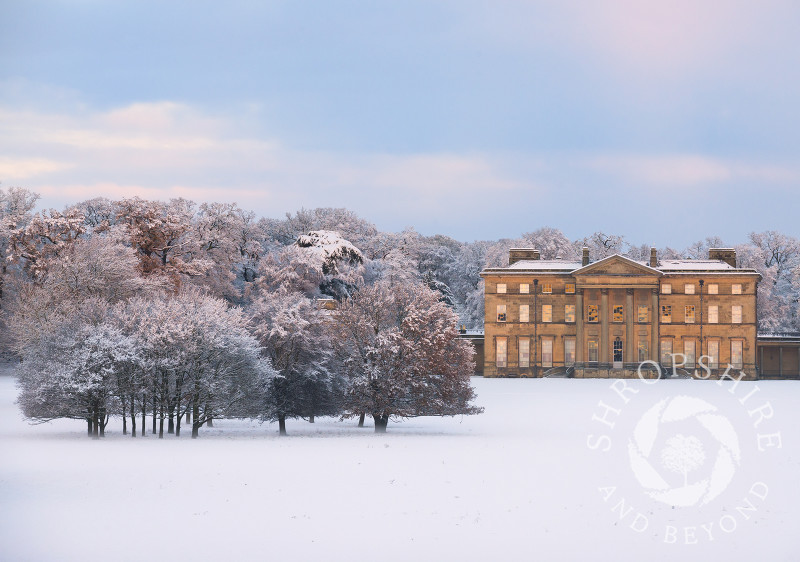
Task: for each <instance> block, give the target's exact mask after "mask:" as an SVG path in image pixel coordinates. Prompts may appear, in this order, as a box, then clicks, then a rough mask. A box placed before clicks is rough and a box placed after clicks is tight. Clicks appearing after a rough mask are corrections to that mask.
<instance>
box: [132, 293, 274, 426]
mask: <svg viewBox="0 0 800 562" xmlns="http://www.w3.org/2000/svg"><path fill="white" fill-rule="evenodd" d="M122 317H123V322H124V324H125V325H126V326H128V329H129V330H131V331H132V332H133V333H134V334H135V336H136V338H137V341H138V345H139V346H140V349H141V355H142V358H143V364H144V365H145V366H144V368H143V372H142V374H143V377H144V381H145V382H144V384H143V390H142V391H143V392H144V393H145V394H146V395H147V396H148V398H149V400H150V402H151V406H152V416H153V433H156V431H157V432H158V434H159V437H163V435H164V423H165V421H166V422H167V433H175V434H176V436H179V435H180V431H181V423H182V419H183V416H185V415H186V414H187V413H188V414H189V418H190V419H191V423H192V437H197V436H198V432H199V429H200V427H201V426H202V425H203V424H205V423H206V422H207V421H208V420H213V419H214V418H219V417H226V416H229V415H233V416H236V415H238V414H237V412H239V409H240V407H241V404H240V403H242V402H243V401H245V400H246V399H247V397H248V396H249V395H250V394H252V393H253V392H255V388H256V387H257V386H258V385H259V384H261V383H259V381H262V380H267V379H269V377H270V376H271V375H272V373H273V371H272V368H271V366H270V364H269V361H268V360H267V359H265V358H263V357H261V348H260V346H259V344H258V341H257V340H256V339H255V338H254V337H253V336H252V335H250V333H249V332H248V329H247V325H248V322H247V318H246V317H245V316H244V314H243V312H242V311H241V310H240V309H238V308H231V307H229V306H228V305H227V304H226V303H225V301H223V300H222V299H219V298H215V297H211V296H207V295H204V294H203V293H201V292H200V291H198V290H195V289H186V290H182V291H181V292H180V293H178V294H177V295H160V296H156V297H151V298H136V299H132V300H131V301H130V302H129V303H128V305H127V306H126V307H125V309H124V310H123V312H122ZM156 421H157V422H158V427H157V428H156Z"/></svg>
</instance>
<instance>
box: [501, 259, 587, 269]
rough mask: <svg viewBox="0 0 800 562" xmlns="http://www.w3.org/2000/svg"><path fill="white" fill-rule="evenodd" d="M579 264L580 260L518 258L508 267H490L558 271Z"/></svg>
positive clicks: (574, 267)
mask: <svg viewBox="0 0 800 562" xmlns="http://www.w3.org/2000/svg"><path fill="white" fill-rule="evenodd" d="M580 266H581V262H572V261H566V260H519V261H517V262H514V263H512V264H511V265H509V266H508V267H503V268H492V269H533V270H536V271H540V270H559V271H573V270H575V269H578V268H579V267H580Z"/></svg>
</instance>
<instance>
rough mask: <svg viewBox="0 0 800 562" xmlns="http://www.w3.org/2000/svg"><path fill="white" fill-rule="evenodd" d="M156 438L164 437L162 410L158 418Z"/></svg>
mask: <svg viewBox="0 0 800 562" xmlns="http://www.w3.org/2000/svg"><path fill="white" fill-rule="evenodd" d="M158 438H159V439H164V414H163V412H162V414H161V417H160V418H159V419H158Z"/></svg>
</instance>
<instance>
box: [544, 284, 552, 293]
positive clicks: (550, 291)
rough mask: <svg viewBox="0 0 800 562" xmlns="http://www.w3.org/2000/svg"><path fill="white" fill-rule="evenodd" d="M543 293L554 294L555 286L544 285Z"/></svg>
mask: <svg viewBox="0 0 800 562" xmlns="http://www.w3.org/2000/svg"><path fill="white" fill-rule="evenodd" d="M542 292H543V293H548V294H549V293H552V292H553V284H552V283H542Z"/></svg>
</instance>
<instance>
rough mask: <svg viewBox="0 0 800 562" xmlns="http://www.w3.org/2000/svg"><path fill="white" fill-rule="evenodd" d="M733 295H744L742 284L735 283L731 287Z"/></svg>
mask: <svg viewBox="0 0 800 562" xmlns="http://www.w3.org/2000/svg"><path fill="white" fill-rule="evenodd" d="M731 294H732V295H741V294H742V284H741V283H734V284H733V285H731Z"/></svg>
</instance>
